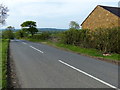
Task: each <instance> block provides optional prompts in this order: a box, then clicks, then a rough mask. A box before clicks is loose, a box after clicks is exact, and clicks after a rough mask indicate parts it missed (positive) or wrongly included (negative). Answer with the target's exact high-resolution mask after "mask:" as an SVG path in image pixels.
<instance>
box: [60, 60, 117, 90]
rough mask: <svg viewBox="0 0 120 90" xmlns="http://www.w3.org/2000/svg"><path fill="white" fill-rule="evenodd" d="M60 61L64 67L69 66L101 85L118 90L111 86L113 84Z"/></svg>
mask: <svg viewBox="0 0 120 90" xmlns="http://www.w3.org/2000/svg"><path fill="white" fill-rule="evenodd" d="M58 61H59V62H60V63H62V64H64V65H66V66H68V67H71V68H72V69H74V70H77V71H78V72H81V73H83V74H85V75H87V76H89V77H91V78H93V79H95V80H97V81H99V82H101V83H103V84H105V85H107V86H109V87H111V88H115V89H117V87H115V86H113V85H111V84H109V83H107V82H105V81H103V80H100V79H99V78H96V77H94V76H92V75H90V74H88V73H86V72H84V71H82V70H80V69H78V68H76V67H74V66H71V65H69V64H67V63H65V62H63V61H61V60H58Z"/></svg>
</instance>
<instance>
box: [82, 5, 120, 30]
mask: <svg viewBox="0 0 120 90" xmlns="http://www.w3.org/2000/svg"><path fill="white" fill-rule="evenodd" d="M118 20H120V18H118V17H117V16H116V15H114V14H112V13H110V12H109V11H107V10H105V9H104V8H102V7H100V6H97V7H96V8H95V9H94V11H93V12H92V13H91V14H90V15H89V16H88V18H87V19H86V20H85V21H84V22H83V24H82V28H83V29H91V30H93V29H96V28H112V27H116V26H120V25H119V24H118Z"/></svg>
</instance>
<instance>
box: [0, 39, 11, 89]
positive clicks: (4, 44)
mask: <svg viewBox="0 0 120 90" xmlns="http://www.w3.org/2000/svg"><path fill="white" fill-rule="evenodd" d="M0 43H1V44H0V52H1V53H2V54H1V60H0V62H1V63H0V64H1V65H0V66H1V67H0V69H1V70H2V73H0V75H1V77H2V81H0V83H2V88H6V85H7V80H6V72H7V65H6V64H7V50H8V44H9V40H5V39H4V40H2V41H1V42H0ZM0 80H1V79H0Z"/></svg>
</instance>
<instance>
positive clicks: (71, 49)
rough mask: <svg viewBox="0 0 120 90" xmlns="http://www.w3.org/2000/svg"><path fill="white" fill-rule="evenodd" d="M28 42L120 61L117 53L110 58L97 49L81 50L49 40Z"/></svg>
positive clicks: (119, 55)
mask: <svg viewBox="0 0 120 90" xmlns="http://www.w3.org/2000/svg"><path fill="white" fill-rule="evenodd" d="M26 40H28V41H32V42H40V43H43V44H48V45H52V46H55V47H57V48H62V49H64V50H68V51H72V52H75V53H78V54H82V55H87V56H92V57H96V58H101V59H109V60H114V61H120V58H119V57H120V54H116V53H112V54H111V55H110V56H103V54H102V52H101V51H99V50H96V49H90V48H81V47H78V46H74V45H68V44H62V43H55V42H51V41H48V40H36V39H26Z"/></svg>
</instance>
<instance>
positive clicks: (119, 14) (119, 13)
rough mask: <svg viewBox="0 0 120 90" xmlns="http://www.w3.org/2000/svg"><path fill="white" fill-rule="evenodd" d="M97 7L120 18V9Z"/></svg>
mask: <svg viewBox="0 0 120 90" xmlns="http://www.w3.org/2000/svg"><path fill="white" fill-rule="evenodd" d="M99 6H100V7H102V8H104V9H106V10H108V11H109V12H111V13H113V14H115V15H116V16H118V17H120V7H109V6H101V5H99Z"/></svg>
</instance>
